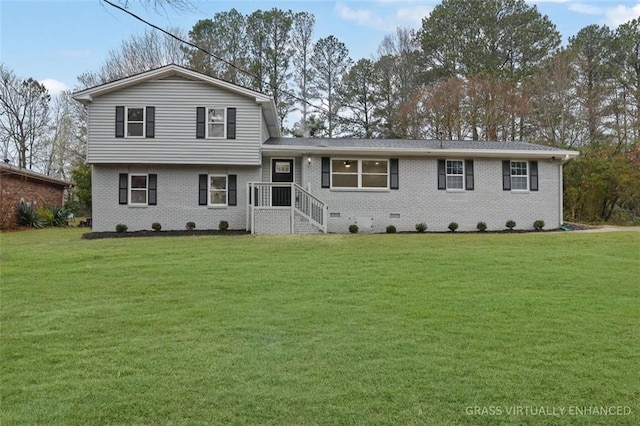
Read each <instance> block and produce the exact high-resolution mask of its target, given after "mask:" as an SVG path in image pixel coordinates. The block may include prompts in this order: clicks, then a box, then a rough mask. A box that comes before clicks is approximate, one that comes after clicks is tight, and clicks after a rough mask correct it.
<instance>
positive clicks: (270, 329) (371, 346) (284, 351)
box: [0, 229, 640, 425]
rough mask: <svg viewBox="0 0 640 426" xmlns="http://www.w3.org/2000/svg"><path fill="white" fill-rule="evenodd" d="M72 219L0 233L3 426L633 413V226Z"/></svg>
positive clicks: (577, 418)
mask: <svg viewBox="0 0 640 426" xmlns="http://www.w3.org/2000/svg"><path fill="white" fill-rule="evenodd" d="M81 232H82V231H81V230H77V229H63V230H59V229H45V230H40V231H25V232H17V233H9V234H2V235H1V236H0V238H1V240H0V245H1V252H0V262H1V263H0V267H1V279H2V280H1V286H2V288H1V291H2V293H1V312H0V313H1V318H0V319H1V321H2V323H1V324H2V334H1V335H2V347H1V362H0V377H2V380H1V396H2V401H1V406H2V410H1V413H0V423H1V424H53V425H55V424H61V425H62V424H64V425H73V424H82V425H105V424H154V425H156V424H173V425H176V424H203V425H204V424H278V425H280V424H289V425H304V424H394V425H395V424H470V425H471V424H473V425H483V424H485V425H489V424H514V423H517V424H539V423H540V422H546V423H549V422H552V423H554V424H585V423H588V424H612V423H614V424H621V425H624V424H629V425H632V424H640V404H639V402H638V401H640V377H639V375H638V366H639V365H640V356H639V354H640V339H639V338H638V336H639V335H640V286H639V285H638V277H639V276H640V261H639V257H638V253H639V249H640V233H631V232H629V233H610V234H571V233H567V234H548V233H545V234H514V235H507V234H494V235H474V234H463V235H430V234H413V235H411V234H401V235H329V236H281V237H252V236H236V237H223V236H220V237H176V238H135V239H107V240H81V239H80V235H81ZM593 406H595V407H611V406H615V407H619V406H622V407H628V410H630V413H627V414H624V412H623V414H624V415H620V416H612V415H607V416H604V415H594V414H593V413H592V415H585V414H583V415H580V414H578V413H575V412H574V414H572V415H569V413H568V410H570V409H574V410H575V407H580V408H583V407H593ZM469 407H471V408H469ZM490 407H494V411H493V412H494V413H495V412H496V407H497V408H499V409H500V410H501V413H500V414H499V415H490V414H486V412H487V411H488V410H489V409H490ZM512 407H523V408H522V409H526V408H527V407H534V408H535V409H538V410H539V409H540V407H544V408H545V409H548V410H551V408H552V407H556V408H557V409H558V410H559V409H560V408H564V409H565V410H566V411H565V414H564V415H561V416H557V417H550V416H541V415H532V414H526V413H525V414H522V415H520V414H513V413H512V414H509V413H508V412H507V411H508V410H510V409H513V408H512ZM572 407H573V408H572ZM476 409H478V410H483V409H484V410H486V411H485V413H484V414H483V413H482V411H480V412H478V413H476V414H473V410H476ZM468 410H471V414H468V413H467V411H468ZM623 410H627V409H624V408H623Z"/></svg>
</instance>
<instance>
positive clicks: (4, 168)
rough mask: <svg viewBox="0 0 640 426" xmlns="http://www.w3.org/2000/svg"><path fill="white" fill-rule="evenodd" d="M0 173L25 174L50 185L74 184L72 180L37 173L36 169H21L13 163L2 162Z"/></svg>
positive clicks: (65, 185)
mask: <svg viewBox="0 0 640 426" xmlns="http://www.w3.org/2000/svg"><path fill="white" fill-rule="evenodd" d="M0 175H2V176H5V175H14V176H23V177H26V178H28V179H32V180H37V181H40V182H44V183H47V184H49V185H55V186H60V187H63V188H67V187H71V186H73V184H72V183H71V182H67V181H66V180H62V179H58V178H54V177H51V176H47V175H43V174H41V173H36V172H34V171H31V170H27V169H21V168H19V167H16V166H12V165H11V164H6V163H0Z"/></svg>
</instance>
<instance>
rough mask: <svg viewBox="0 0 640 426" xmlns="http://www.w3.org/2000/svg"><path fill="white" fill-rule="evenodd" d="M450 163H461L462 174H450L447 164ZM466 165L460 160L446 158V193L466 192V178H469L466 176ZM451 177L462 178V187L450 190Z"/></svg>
mask: <svg viewBox="0 0 640 426" xmlns="http://www.w3.org/2000/svg"><path fill="white" fill-rule="evenodd" d="M449 161H459V162H461V163H462V173H461V174H452V173H448V171H447V170H448V167H447V164H448V162H449ZM466 171H467V170H466V164H465V160H462V159H459V158H445V159H444V186H445V190H446V191H451V192H464V191H466V190H467V182H466V178H467V174H466ZM449 176H459V177H461V178H462V186H461V187H460V188H449V179H448V178H449Z"/></svg>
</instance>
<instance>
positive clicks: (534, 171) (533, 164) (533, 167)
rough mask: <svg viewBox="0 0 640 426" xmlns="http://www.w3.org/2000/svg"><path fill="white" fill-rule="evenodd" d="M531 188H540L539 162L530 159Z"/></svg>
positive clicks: (534, 189) (533, 189)
mask: <svg viewBox="0 0 640 426" xmlns="http://www.w3.org/2000/svg"><path fill="white" fill-rule="evenodd" d="M529 169H530V170H529V189H530V190H531V191H537V190H538V162H537V161H529Z"/></svg>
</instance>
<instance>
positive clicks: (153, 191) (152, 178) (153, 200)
mask: <svg viewBox="0 0 640 426" xmlns="http://www.w3.org/2000/svg"><path fill="white" fill-rule="evenodd" d="M157 203H158V175H156V174H153V175H149V205H150V206H155V205H156V204H157Z"/></svg>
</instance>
